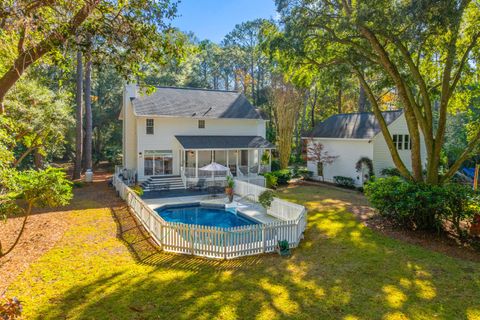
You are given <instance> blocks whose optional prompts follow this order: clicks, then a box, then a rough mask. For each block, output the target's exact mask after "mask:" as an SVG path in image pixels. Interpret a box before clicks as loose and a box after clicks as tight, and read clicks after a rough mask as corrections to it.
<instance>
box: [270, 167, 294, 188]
mask: <svg viewBox="0 0 480 320" xmlns="http://www.w3.org/2000/svg"><path fill="white" fill-rule="evenodd" d="M271 174H273V175H274V176H275V177H277V183H278V184H288V181H289V180H290V179H292V173H291V172H290V170H289V169H282V170H277V171H272V172H271Z"/></svg>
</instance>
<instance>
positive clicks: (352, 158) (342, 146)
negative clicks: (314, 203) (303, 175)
mask: <svg viewBox="0 0 480 320" xmlns="http://www.w3.org/2000/svg"><path fill="white" fill-rule="evenodd" d="M315 142H319V143H321V144H323V146H324V151H327V152H328V154H329V155H331V156H339V157H338V158H337V159H336V160H335V161H334V162H333V163H332V164H330V165H325V166H324V168H323V173H324V175H325V176H324V178H325V181H328V182H333V177H334V176H344V177H350V178H352V179H354V180H355V183H356V184H357V185H359V186H360V185H361V184H362V182H361V177H360V174H359V173H358V172H357V170H356V169H355V165H356V163H357V162H358V160H359V159H360V158H362V157H368V158H370V159H372V156H373V144H372V143H371V142H369V141H368V140H358V139H357V140H352V139H322V138H316V139H315ZM310 144H311V142H309V146H310ZM307 167H308V170H309V171H312V172H313V174H314V177H316V178H318V175H317V163H316V161H307Z"/></svg>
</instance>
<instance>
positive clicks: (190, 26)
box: [172, 0, 275, 43]
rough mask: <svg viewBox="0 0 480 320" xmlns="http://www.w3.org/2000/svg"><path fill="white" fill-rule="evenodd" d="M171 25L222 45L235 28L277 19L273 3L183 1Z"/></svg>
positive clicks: (253, 0) (259, 0) (255, 0)
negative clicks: (257, 20) (249, 21)
mask: <svg viewBox="0 0 480 320" xmlns="http://www.w3.org/2000/svg"><path fill="white" fill-rule="evenodd" d="M178 15H179V17H177V18H176V19H175V20H173V21H172V25H173V26H175V27H177V28H179V29H180V30H182V31H185V32H188V31H193V32H194V33H195V34H196V36H197V37H198V39H200V40H203V39H210V40H212V41H213V42H217V43H219V42H220V41H222V39H223V37H224V36H225V35H226V34H227V33H229V32H230V31H231V30H232V29H233V27H235V25H236V24H239V23H242V22H244V21H248V20H253V19H257V18H266V19H268V18H273V17H275V2H274V0H181V2H180V3H179V5H178Z"/></svg>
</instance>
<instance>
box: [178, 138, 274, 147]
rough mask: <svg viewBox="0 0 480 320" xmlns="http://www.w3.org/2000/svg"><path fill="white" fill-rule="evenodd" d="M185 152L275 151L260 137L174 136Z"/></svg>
mask: <svg viewBox="0 0 480 320" xmlns="http://www.w3.org/2000/svg"><path fill="white" fill-rule="evenodd" d="M175 138H176V139H177V140H178V142H179V143H180V145H181V146H182V147H183V149H185V150H201V149H205V150H226V149H231V150H237V149H275V146H274V145H273V144H272V143H270V142H269V141H267V140H266V139H265V138H263V137H260V136H183V135H176V136H175Z"/></svg>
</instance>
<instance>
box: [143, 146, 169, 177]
mask: <svg viewBox="0 0 480 320" xmlns="http://www.w3.org/2000/svg"><path fill="white" fill-rule="evenodd" d="M143 168H144V174H145V175H146V176H152V175H153V176H162V175H168V174H172V173H173V154H172V150H145V157H144V166H143Z"/></svg>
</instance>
